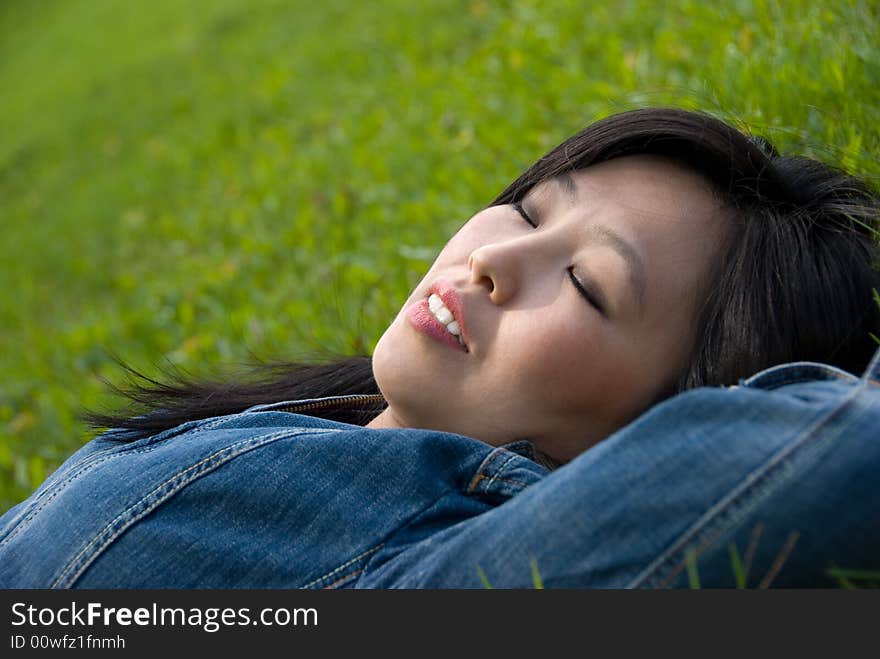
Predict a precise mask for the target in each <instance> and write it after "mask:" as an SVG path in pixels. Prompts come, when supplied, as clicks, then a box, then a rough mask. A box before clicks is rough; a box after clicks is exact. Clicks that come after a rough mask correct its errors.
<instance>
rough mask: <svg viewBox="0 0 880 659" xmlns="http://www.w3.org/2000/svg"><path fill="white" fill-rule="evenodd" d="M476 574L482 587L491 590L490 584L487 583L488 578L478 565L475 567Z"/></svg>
mask: <svg viewBox="0 0 880 659" xmlns="http://www.w3.org/2000/svg"><path fill="white" fill-rule="evenodd" d="M477 574H478V575H480V581H482V582H483V587H484V588H486V589H487V590H492V584H490V583H489V578H488V577H487V576H486V573H485V572H483V568H481V567H480V566H479V565H478V566H477Z"/></svg>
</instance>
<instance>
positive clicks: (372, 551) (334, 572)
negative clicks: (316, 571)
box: [301, 542, 385, 588]
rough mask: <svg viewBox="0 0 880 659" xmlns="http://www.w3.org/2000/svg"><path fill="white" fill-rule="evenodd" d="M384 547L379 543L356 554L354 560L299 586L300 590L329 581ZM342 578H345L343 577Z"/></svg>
mask: <svg viewBox="0 0 880 659" xmlns="http://www.w3.org/2000/svg"><path fill="white" fill-rule="evenodd" d="M384 546H385V543H384V542H380V543H379V544H378V545H376V546H375V547H373V548H372V549H368V550H367V551H365V552H363V553H360V554H358V555H357V556H355V557H354V558H352V559H350V560H348V561H346V562H345V563H343V564H342V565H340V566H339V567H336V568H334V569H332V570H330V572H328V573H327V574H325V575H323V576H321V577H318V578H317V579H313V580H312V581H310V582H309V583H307V584H306V585H305V586H301V588H314V587H315V586H316V585H317V584H318V583H320V582H322V581H325V580H327V579H330V578H331V577H332V576H333V575H335V574H336V573H338V572H341V571H343V570H345V569H346V568H349V567H351V566H352V565H353V564H354V563H357V562H358V561H361V560H363V559H364V558H366V557H367V556H369V555H370V554H374V553H376V552H377V551H379V550H380V549H382V547H384ZM360 571H361V572H363V568H360ZM349 576H351V575H349ZM344 578H346V577H344ZM335 583H338V581H337V582H335ZM329 587H331V586H325V588H329Z"/></svg>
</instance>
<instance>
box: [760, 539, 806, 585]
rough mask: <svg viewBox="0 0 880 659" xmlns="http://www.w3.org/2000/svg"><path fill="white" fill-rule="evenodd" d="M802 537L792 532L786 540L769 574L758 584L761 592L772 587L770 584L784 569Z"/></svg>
mask: <svg viewBox="0 0 880 659" xmlns="http://www.w3.org/2000/svg"><path fill="white" fill-rule="evenodd" d="M799 537H800V533H798V532H797V531H792V532H791V533H789V534H788V537H787V538H786V539H785V543H784V544H783V545H782V549H780V550H779V553H778V554H777V555H776V558H775V559H774V561H773V564H772V565H771V566H770V569H769V570H768V571H767V574H765V575H764V578H763V579H761V583H759V584H758V589H759V590H764V589H766V588H769V587H770V583H771V582H772V581H773V579H775V578H776V575H777V574H779V570H781V569H782V564H783V563H785V561H786V560H788V556H789V554H791V550H792V549H794V543H796V542H797V539H798V538H799Z"/></svg>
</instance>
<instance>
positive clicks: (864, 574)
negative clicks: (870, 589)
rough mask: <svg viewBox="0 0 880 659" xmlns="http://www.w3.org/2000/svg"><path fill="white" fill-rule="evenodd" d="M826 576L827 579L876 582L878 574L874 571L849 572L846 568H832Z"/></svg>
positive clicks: (878, 577)
mask: <svg viewBox="0 0 880 659" xmlns="http://www.w3.org/2000/svg"><path fill="white" fill-rule="evenodd" d="M826 574H827V575H828V576H829V577H835V578H837V579H859V580H865V581H868V580H878V579H880V572H878V571H876V570H851V569H847V568H840V567H832V568H828V570H827V571H826Z"/></svg>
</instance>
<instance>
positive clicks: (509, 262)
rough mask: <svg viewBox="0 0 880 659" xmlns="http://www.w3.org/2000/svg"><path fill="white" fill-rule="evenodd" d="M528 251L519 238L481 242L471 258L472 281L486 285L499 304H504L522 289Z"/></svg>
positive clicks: (493, 298) (490, 297)
mask: <svg viewBox="0 0 880 659" xmlns="http://www.w3.org/2000/svg"><path fill="white" fill-rule="evenodd" d="M524 257H525V254H524V253H523V250H522V246H520V245H518V243H517V241H515V240H514V241H509V242H502V243H489V244H486V245H481V246H480V247H477V248H476V249H475V250H474V251H472V252H471V254H470V256H469V257H468V268H469V270H470V273H471V281H472V282H473V283H475V284H477V285H479V286H482V287H483V288H485V289H486V291H487V292H488V293H489V299H490V300H492V302H494V303H495V304H504V303H505V302H506V301H507V300H509V299H510V298H512V297H513V296H514V295H515V294H516V291H517V289H518V288H519V278H520V275H521V273H522V266H523V265H524V264H523V263H522V260H523V258H524Z"/></svg>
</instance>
